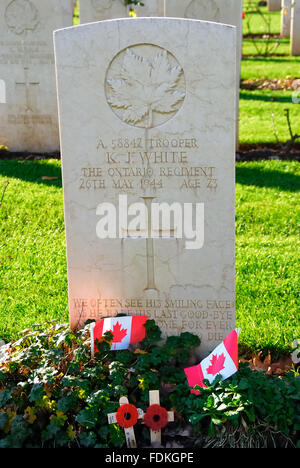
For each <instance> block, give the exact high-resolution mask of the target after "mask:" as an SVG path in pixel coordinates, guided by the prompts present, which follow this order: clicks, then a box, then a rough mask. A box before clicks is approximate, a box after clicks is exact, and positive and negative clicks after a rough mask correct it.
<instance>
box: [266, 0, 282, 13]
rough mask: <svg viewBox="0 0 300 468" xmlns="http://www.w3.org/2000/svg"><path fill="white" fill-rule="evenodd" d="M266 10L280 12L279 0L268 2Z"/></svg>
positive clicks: (269, 0)
mask: <svg viewBox="0 0 300 468" xmlns="http://www.w3.org/2000/svg"><path fill="white" fill-rule="evenodd" d="M268 10H269V11H280V10H281V0H268Z"/></svg>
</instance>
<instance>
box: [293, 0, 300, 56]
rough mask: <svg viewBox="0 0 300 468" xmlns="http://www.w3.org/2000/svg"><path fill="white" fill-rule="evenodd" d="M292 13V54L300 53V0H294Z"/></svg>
mask: <svg viewBox="0 0 300 468" xmlns="http://www.w3.org/2000/svg"><path fill="white" fill-rule="evenodd" d="M293 3H294V6H293V7H292V14H291V55H300V0H294V2H293Z"/></svg>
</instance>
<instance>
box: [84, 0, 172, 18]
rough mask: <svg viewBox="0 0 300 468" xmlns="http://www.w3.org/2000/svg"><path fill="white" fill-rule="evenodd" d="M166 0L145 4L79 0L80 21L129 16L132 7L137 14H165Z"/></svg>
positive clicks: (109, 0)
mask: <svg viewBox="0 0 300 468" xmlns="http://www.w3.org/2000/svg"><path fill="white" fill-rule="evenodd" d="M164 2H165V0H146V1H145V3H144V5H143V6H141V5H134V4H132V5H125V1H124V0H79V11H80V23H81V24H84V23H91V22H94V21H100V20H106V19H114V18H128V17H129V11H130V9H134V10H135V12H136V14H137V16H141V17H144V16H147V17H148V16H165V14H164V5H165V3H164Z"/></svg>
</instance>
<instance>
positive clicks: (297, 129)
mask: <svg viewBox="0 0 300 468" xmlns="http://www.w3.org/2000/svg"><path fill="white" fill-rule="evenodd" d="M285 109H289V111H290V120H291V124H292V129H293V131H294V133H295V134H296V133H298V134H299V133H300V121H299V111H300V106H299V104H294V103H293V102H292V91H285V90H283V91H269V90H254V91H248V90H246V89H242V90H241V91H240V141H241V142H242V143H246V144H250V145H252V144H265V143H267V144H268V143H275V141H276V137H275V135H274V130H275V133H276V134H277V138H278V140H279V141H280V142H285V141H287V140H289V138H290V135H289V129H288V124H287V119H286V116H285Z"/></svg>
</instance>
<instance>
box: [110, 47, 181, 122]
mask: <svg viewBox="0 0 300 468" xmlns="http://www.w3.org/2000/svg"><path fill="white" fill-rule="evenodd" d="M182 73H183V70H182V68H181V67H180V66H171V64H170V62H169V58H168V54H167V51H166V50H162V51H160V52H158V53H157V55H156V56H155V57H154V60H153V61H152V62H150V61H149V60H148V59H147V58H145V57H141V56H139V55H136V54H135V53H134V52H133V51H132V50H131V49H127V50H126V52H125V55H124V59H123V63H122V66H121V71H120V74H119V77H118V78H112V79H109V80H107V83H108V85H109V86H110V87H111V89H112V95H111V96H110V97H108V102H109V104H110V105H111V106H112V107H115V108H118V109H124V113H123V116H122V118H123V120H124V121H125V122H127V123H132V124H136V123H139V122H141V121H142V120H144V119H147V121H146V125H145V126H146V127H147V128H151V127H152V124H153V112H159V113H171V112H175V111H176V110H177V107H176V105H177V104H178V103H179V102H180V101H182V99H183V98H184V97H185V93H184V92H183V91H182V90H178V89H176V87H177V85H178V82H179V79H180V77H181V75H182Z"/></svg>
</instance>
